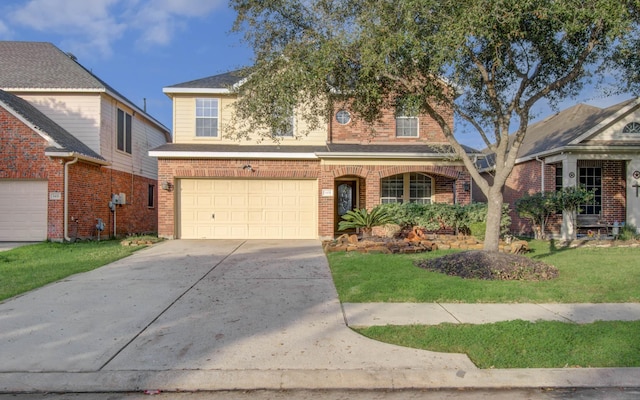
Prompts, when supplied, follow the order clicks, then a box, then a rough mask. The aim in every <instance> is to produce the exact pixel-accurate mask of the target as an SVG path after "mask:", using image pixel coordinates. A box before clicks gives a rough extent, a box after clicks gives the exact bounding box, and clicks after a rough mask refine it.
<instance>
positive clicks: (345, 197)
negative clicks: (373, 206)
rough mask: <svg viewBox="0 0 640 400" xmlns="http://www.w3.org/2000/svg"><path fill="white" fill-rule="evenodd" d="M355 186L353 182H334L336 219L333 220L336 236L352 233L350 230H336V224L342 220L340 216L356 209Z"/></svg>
mask: <svg viewBox="0 0 640 400" xmlns="http://www.w3.org/2000/svg"><path fill="white" fill-rule="evenodd" d="M356 191H357V185H356V182H355V181H338V182H336V197H335V198H336V204H335V210H336V218H335V232H336V234H339V235H341V234H343V233H353V232H355V230H354V229H352V230H344V231H339V230H338V224H339V223H340V221H341V220H342V216H343V215H344V214H346V213H347V212H348V211H350V210H353V209H355V208H356V205H357V193H356Z"/></svg>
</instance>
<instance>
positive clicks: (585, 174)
mask: <svg viewBox="0 0 640 400" xmlns="http://www.w3.org/2000/svg"><path fill="white" fill-rule="evenodd" d="M639 182H640V99H632V100H628V101H625V102H622V103H620V104H616V105H614V106H611V107H608V108H605V109H601V108H598V107H593V106H589V105H585V104H578V105H576V106H574V107H571V108H569V109H566V110H564V111H561V112H559V113H557V114H555V115H553V116H550V117H548V118H546V119H544V120H542V121H540V122H537V123H535V124H533V125H531V126H530V127H529V128H528V130H527V134H526V137H525V140H524V142H523V144H522V147H521V148H520V152H519V154H518V159H517V160H516V165H515V167H514V169H513V172H512V173H511V176H510V177H509V179H508V181H507V183H506V187H505V191H504V200H505V202H508V203H509V204H510V206H511V209H512V215H511V216H512V231H513V232H514V233H516V234H531V232H532V228H531V226H530V224H529V223H528V222H527V221H526V220H522V219H520V218H518V216H517V214H516V213H515V202H516V200H518V199H519V198H521V197H522V196H523V195H524V194H533V193H536V192H541V191H555V190H561V189H562V188H563V187H574V186H576V185H581V186H583V187H585V188H586V189H588V190H593V191H594V192H595V198H594V199H593V201H592V202H590V204H584V205H583V206H582V207H581V209H582V212H581V214H585V215H593V216H598V217H597V218H601V219H602V220H603V221H604V222H606V223H607V224H609V225H613V224H614V223H615V222H618V223H623V222H624V223H627V224H632V225H634V226H636V227H640V195H639V194H638V186H639ZM473 197H474V200H484V199H483V198H482V197H481V194H480V193H477V190H474V192H473ZM552 222H553V223H552V224H551V226H550V227H547V228H548V231H549V230H550V231H551V233H553V234H554V235H556V236H561V237H562V238H565V239H566V238H569V237H571V234H572V233H573V232H574V230H575V229H576V227H575V226H573V225H572V223H571V220H570V219H569V218H568V216H566V215H565V216H562V215H558V216H557V218H555V221H552Z"/></svg>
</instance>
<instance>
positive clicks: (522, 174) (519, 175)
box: [504, 160, 627, 236]
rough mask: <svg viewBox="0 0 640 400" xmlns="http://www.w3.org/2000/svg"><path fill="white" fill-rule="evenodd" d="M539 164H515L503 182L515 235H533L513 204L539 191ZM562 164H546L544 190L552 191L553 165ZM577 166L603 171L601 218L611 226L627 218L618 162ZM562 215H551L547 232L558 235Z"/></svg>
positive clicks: (622, 171) (586, 162) (623, 167)
mask: <svg viewBox="0 0 640 400" xmlns="http://www.w3.org/2000/svg"><path fill="white" fill-rule="evenodd" d="M540 165H541V163H540V162H539V161H536V160H531V161H528V162H524V163H521V164H518V165H516V166H515V167H514V168H513V171H512V172H511V175H510V176H509V179H508V180H507V182H506V185H505V190H504V201H505V203H508V204H509V205H510V207H511V212H510V215H511V231H512V232H513V233H514V234H518V235H531V236H532V235H533V229H532V226H531V223H530V222H529V221H528V220H525V219H521V218H520V217H519V216H518V214H517V212H516V210H515V202H516V201H517V200H518V199H520V198H521V197H523V196H524V195H525V194H529V195H531V194H534V193H538V192H540V191H541V189H542V170H541V167H540ZM557 165H561V164H545V166H544V190H545V191H554V190H555V173H556V166H557ZM577 166H578V167H581V166H599V167H601V168H602V217H603V219H604V220H605V221H607V222H608V223H610V224H613V223H614V222H615V221H619V222H620V221H624V220H625V219H626V195H625V193H626V190H627V188H626V179H625V171H626V165H625V162H624V161H618V160H578V161H577ZM561 225H562V216H561V215H560V214H559V215H556V216H551V218H550V219H549V222H548V225H547V232H550V233H552V234H554V235H560V231H561Z"/></svg>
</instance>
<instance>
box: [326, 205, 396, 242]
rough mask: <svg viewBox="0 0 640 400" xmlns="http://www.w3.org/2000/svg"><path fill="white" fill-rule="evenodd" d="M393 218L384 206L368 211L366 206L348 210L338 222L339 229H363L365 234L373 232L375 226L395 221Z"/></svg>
mask: <svg viewBox="0 0 640 400" xmlns="http://www.w3.org/2000/svg"><path fill="white" fill-rule="evenodd" d="M393 222H394V221H393V219H392V218H391V216H390V215H389V214H388V213H387V211H386V210H385V209H383V208H382V207H375V208H374V209H372V210H371V212H368V211H367V209H366V208H362V209H359V210H350V211H347V213H346V214H345V215H343V216H342V221H340V223H339V224H338V230H341V231H344V230H346V229H355V228H357V229H362V232H363V234H364V235H365V236H368V235H370V234H371V229H372V228H373V227H375V226H382V225H386V224H390V223H393Z"/></svg>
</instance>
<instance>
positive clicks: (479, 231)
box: [469, 221, 487, 240]
mask: <svg viewBox="0 0 640 400" xmlns="http://www.w3.org/2000/svg"><path fill="white" fill-rule="evenodd" d="M469 230H470V233H471V235H473V236H475V237H476V238H477V239H478V240H484V234H485V232H486V231H487V223H486V222H484V221H483V222H472V223H471V224H469Z"/></svg>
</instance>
